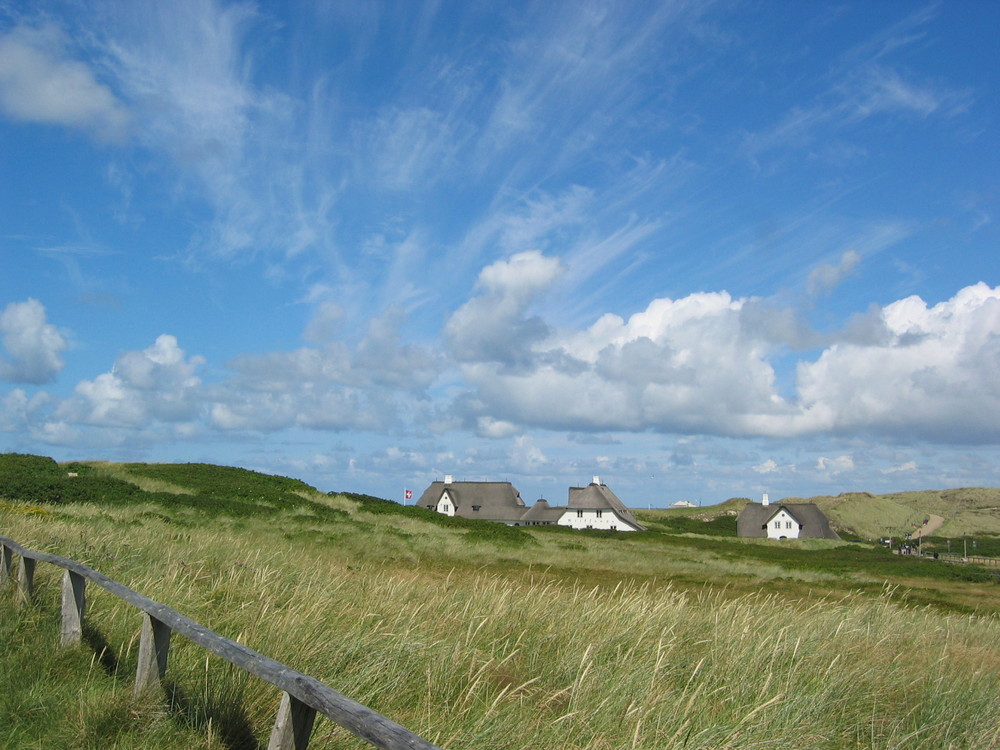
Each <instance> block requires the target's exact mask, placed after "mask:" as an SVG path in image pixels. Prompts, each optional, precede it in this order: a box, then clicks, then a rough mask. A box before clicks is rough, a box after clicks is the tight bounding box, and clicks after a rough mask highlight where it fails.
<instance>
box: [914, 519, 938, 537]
mask: <svg viewBox="0 0 1000 750" xmlns="http://www.w3.org/2000/svg"><path fill="white" fill-rule="evenodd" d="M927 518H928V521H927V524H926V525H924V524H920V526H919V527H918V528H917V530H916V531H914V532H913V533H911V534H910V539H919V538H920V537H922V536H930V535H931V534H933V533H934V532H935V531H937V530H938V529H940V528H941V526H943V525H944V519H943V518H941V516H935V515H929V516H927Z"/></svg>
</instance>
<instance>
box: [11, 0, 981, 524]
mask: <svg viewBox="0 0 1000 750" xmlns="http://www.w3.org/2000/svg"><path fill="white" fill-rule="evenodd" d="M998 21H1000V8H998V7H995V6H994V5H993V4H988V3H956V4H948V5H945V4H936V3H932V4H928V5H926V6H916V7H915V6H913V5H912V4H911V3H902V2H900V3H880V4H878V5H877V6H874V7H873V6H872V5H871V4H867V3H848V4H842V3H836V4H834V3H809V4H801V3H791V2H789V3H783V2H781V3H777V4H776V5H775V6H774V7H773V8H771V9H769V10H768V9H764V8H762V7H759V8H754V7H739V6H732V5H728V4H720V3H716V2H709V1H707V0H706V1H705V2H665V3H658V4H653V5H650V4H647V3H615V4H610V3H605V2H584V3H537V4H536V3H520V2H518V3H514V4H512V5H509V6H504V7H495V6H494V5H491V4H480V3H462V4H457V5H444V6H442V5H440V4H437V3H410V2H387V3H381V4H361V5H358V4H347V5H343V6H341V5H337V4H329V3H318V2H292V3H267V2H261V3H236V2H223V1H222V0H180V1H179V2H174V3H160V2H152V1H150V0H140V1H139V2H134V3H128V4H122V3H116V2H95V3H88V4H87V5H86V7H83V6H80V5H79V4H77V3H71V2H61V1H59V0H51V1H47V2H43V3H41V4H38V3H30V4H29V3H21V2H0V143H2V146H3V161H2V163H0V190H2V193H0V197H2V200H0V217H2V230H0V257H2V258H3V267H2V271H3V273H2V274H0V450H4V451H19V452H33V453H42V454H45V455H53V456H55V457H57V458H60V459H70V458H108V459H111V460H148V461H209V462H214V463H228V464H236V465H241V466H246V467H248V468H254V469H258V470H261V471H269V472H276V473H285V474H292V475H294V476H298V477H301V478H303V479H305V480H306V481H310V482H311V483H313V484H315V485H317V486H319V487H321V488H323V489H350V490H356V491H362V492H370V493H372V494H377V495H382V496H386V497H393V498H395V499H400V495H401V492H402V488H403V487H404V486H406V487H411V488H414V489H420V488H421V487H422V486H423V485H425V484H426V483H428V482H429V481H431V480H433V479H435V478H440V477H441V476H442V475H443V474H445V473H448V474H453V475H456V476H458V477H462V478H465V479H481V478H489V479H511V480H512V481H514V483H515V484H516V485H517V486H518V487H519V489H521V491H522V493H523V494H525V496H526V497H530V496H532V495H534V494H535V493H538V494H539V495H544V496H552V497H555V498H556V499H558V497H559V495H560V494H561V493H563V492H565V487H566V486H567V484H578V483H580V482H586V481H589V478H590V476H591V475H593V474H600V475H602V477H604V478H605V479H606V480H607V481H608V482H609V483H610V484H612V485H613V486H614V487H615V489H616V492H618V494H620V495H621V496H622V497H623V498H624V499H625V500H626V502H629V503H631V504H633V505H638V506H642V505H646V504H647V503H648V504H652V505H663V504H665V503H668V502H671V501H674V500H680V499H688V500H694V499H702V500H704V501H705V502H717V501H720V500H723V499H725V498H727V497H730V496H752V495H756V494H758V493H759V492H761V491H764V490H769V491H770V492H771V494H772V495H773V496H781V495H803V496H804V495H811V494H819V493H839V492H842V491H850V490H870V491H892V490H903V489H924V488H928V487H945V486H960V485H961V486H969V485H997V484H1000V466H998V462H997V461H996V458H997V446H998V444H1000V385H998V383H1000V380H998V378H997V377H996V373H997V372H998V371H1000V278H998V275H1000V274H998V271H1000V253H998V249H1000V243H998V240H1000V234H998V231H997V226H996V223H995V222H994V220H993V217H994V215H995V213H996V211H997V208H998V202H1000V183H998V175H1000V156H998V154H1000V149H998V148H997V145H998V144H997V138H996V126H997V122H996V118H997V115H998V112H1000V108H998V106H997V104H996V102H997V101H1000V99H998V97H997V96H996V94H997V87H998V83H1000V76H998V74H997V72H996V71H998V70H1000V65H998V63H1000V59H998V58H1000V50H997V48H996V45H995V43H994V42H993V40H992V38H991V33H992V32H991V30H992V29H995V28H996V26H997V22H998Z"/></svg>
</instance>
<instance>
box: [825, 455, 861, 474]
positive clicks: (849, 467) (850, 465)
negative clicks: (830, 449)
mask: <svg viewBox="0 0 1000 750" xmlns="http://www.w3.org/2000/svg"><path fill="white" fill-rule="evenodd" d="M816 469H817V470H818V471H821V472H823V473H825V474H828V475H829V474H843V473H844V472H848V471H853V470H854V459H853V458H851V457H850V456H837V457H836V458H826V457H825V456H820V457H819V458H817V459H816Z"/></svg>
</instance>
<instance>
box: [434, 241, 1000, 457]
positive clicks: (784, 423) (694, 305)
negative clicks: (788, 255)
mask: <svg viewBox="0 0 1000 750" xmlns="http://www.w3.org/2000/svg"><path fill="white" fill-rule="evenodd" d="M519 261H520V263H521V264H523V265H524V267H525V268H526V269H531V271H533V272H531V273H525V274H524V275H523V278H526V279H527V280H528V283H526V285H525V287H524V288H523V289H520V291H518V292H514V291H513V290H515V289H517V280H518V279H519V278H522V276H521V275H520V274H519V273H517V264H515V263H507V262H500V263H497V264H494V265H493V266H490V267H488V268H487V269H486V270H485V271H484V272H483V274H482V276H481V278H480V285H481V286H482V287H483V288H484V289H485V290H486V292H485V294H483V295H482V296H480V297H477V298H474V299H473V300H471V301H470V302H469V303H467V304H466V305H465V306H463V307H462V308H461V309H460V310H459V312H458V313H456V315H455V316H454V317H453V319H452V320H451V321H450V322H449V331H448V332H449V334H450V343H451V346H452V347H453V350H454V351H455V354H456V356H457V357H458V358H459V360H460V361H461V362H462V372H463V374H464V376H465V379H466V382H467V383H468V384H469V385H470V386H471V387H472V388H473V389H474V397H470V398H466V399H464V400H462V401H461V402H459V403H458V405H459V406H460V408H461V409H463V410H464V413H465V418H466V419H467V420H471V421H472V422H473V423H475V424H476V425H477V426H478V427H479V428H480V429H482V428H483V426H484V425H485V426H487V427H488V426H492V425H494V424H495V423H497V424H510V425H520V426H536V427H543V428H548V429H571V430H582V431H591V430H592V431H606V430H613V431H616V430H617V431H643V430H656V431H663V432H678V433H689V434H716V435H732V436H754V435H767V436H777V437H789V436H796V435H810V434H823V433H832V434H838V433H840V434H843V433H850V434H853V433H859V432H861V433H869V434H884V435H893V436H897V437H900V438H921V439H947V440H949V441H954V440H959V441H962V440H964V441H969V442H983V441H990V440H997V439H1000V422H998V420H997V419H996V415H997V414H1000V385H998V382H1000V381H998V380H997V379H996V377H995V373H996V372H997V371H1000V333H998V332H1000V288H998V289H992V288H990V287H989V286H987V285H986V284H983V283H980V284H977V285H975V286H971V287H967V288H965V289H963V290H961V291H959V292H958V293H957V294H956V295H955V297H954V298H952V299H951V300H947V301H944V302H941V303H939V304H937V305H935V306H933V307H928V306H927V304H926V303H924V302H923V300H921V299H920V298H918V297H910V298H907V299H904V300H900V301H898V302H895V303H893V304H890V305H888V306H886V307H885V308H875V309H873V310H870V311H868V312H867V313H865V314H863V315H861V316H857V317H855V318H853V319H851V320H849V321H848V322H847V324H846V325H845V327H844V328H843V330H842V331H840V332H839V333H837V334H836V335H834V336H833V337H832V338H830V337H827V338H824V339H820V337H819V336H818V335H817V334H815V333H811V332H810V331H809V329H808V328H807V327H805V324H804V323H803V322H802V321H801V320H800V319H798V318H796V317H795V315H791V316H789V317H787V319H785V320H782V319H781V315H780V314H779V313H780V311H778V312H777V313H775V317H774V318H773V320H772V323H773V324H772V325H752V324H748V321H754V320H756V321H759V320H761V319H762V317H761V314H760V311H759V305H760V301H759V300H753V299H734V298H733V297H731V296H730V295H729V294H727V293H725V292H713V293H698V294H692V295H689V296H687V297H684V298H681V299H677V300H673V299H667V298H663V299H656V300H653V301H652V302H651V303H650V304H649V305H648V306H647V308H646V309H645V310H643V311H641V312H638V313H635V314H634V315H632V316H631V317H630V318H629V319H628V320H625V319H623V318H621V317H619V316H616V315H610V314H609V315H604V316H602V317H601V318H599V319H598V320H597V321H596V322H595V323H594V324H593V325H591V326H590V327H589V328H586V329H584V330H579V331H572V330H564V331H556V330H554V329H550V328H548V327H547V325H546V324H545V323H544V321H540V320H539V321H537V322H536V323H535V324H534V325H533V326H531V327H528V328H525V327H524V326H523V323H524V322H525V320H526V318H525V314H524V309H525V304H526V301H527V300H528V299H530V297H531V296H532V295H533V294H538V293H540V291H541V290H542V288H543V287H544V285H545V283H551V281H552V279H553V278H554V275H555V266H554V265H553V264H551V263H544V261H545V258H544V256H542V255H541V254H538V253H531V254H523V257H522V258H520V259H519ZM856 262H857V258H856V257H855V256H854V254H853V253H850V252H849V253H845V255H844V256H843V257H842V258H841V262H840V263H839V264H838V265H837V266H831V267H830V268H828V269H823V271H822V273H820V274H818V275H817V277H816V283H817V284H822V285H829V284H830V283H834V282H835V281H836V280H837V279H838V278H839V277H841V276H842V274H843V273H846V272H848V271H849V270H850V268H852V267H853V265H854V264H855V263H856ZM543 270H547V271H548V272H543ZM532 282H534V283H532ZM487 301H488V302H489V304H487ZM755 306H758V309H757V311H756V312H753V309H754V307H755ZM748 311H751V312H752V315H751V316H750V317H749V318H748ZM775 321H776V322H775ZM810 339H811V340H812V341H813V342H814V343H815V342H819V341H826V346H825V348H824V349H823V351H822V352H821V354H820V355H819V356H818V358H816V359H814V360H802V361H800V362H799V363H798V366H797V369H796V381H795V384H794V389H793V390H791V392H787V393H784V394H782V393H780V392H779V389H778V384H777V377H776V373H775V370H774V366H773V364H772V363H773V361H774V360H775V358H777V357H779V356H783V355H784V354H786V353H787V350H786V349H784V348H783V347H792V345H793V343H794V342H795V341H796V340H797V341H798V342H799V343H800V344H802V343H804V342H806V341H808V340H810ZM459 344H464V347H462V348H460V347H459ZM792 348H794V347H792ZM459 352H461V355H460V356H459ZM512 364H514V365H516V366H512ZM786 390H789V389H786ZM483 418H487V419H485V420H484V419H483ZM511 431H513V430H511ZM831 466H833V464H831Z"/></svg>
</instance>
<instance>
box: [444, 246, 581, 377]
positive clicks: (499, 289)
mask: <svg viewBox="0 0 1000 750" xmlns="http://www.w3.org/2000/svg"><path fill="white" fill-rule="evenodd" d="M562 271H563V267H562V264H560V262H559V260H558V259H557V258H551V257H546V256H544V255H542V254H541V253H540V252H538V251H537V250H530V251H527V252H523V253H517V254H515V255H513V256H511V258H510V259H509V260H499V261H497V262H496V263H493V264H492V265H489V266H487V267H486V268H484V269H483V271H482V273H480V274H479V280H478V284H477V286H478V288H480V289H481V290H482V294H480V295H478V296H476V297H473V298H472V299H470V300H469V301H468V302H466V303H465V304H464V305H462V306H461V307H460V308H458V310H456V311H455V313H454V314H453V315H452V316H451V318H450V319H449V320H448V323H447V325H446V326H445V330H444V335H445V339H446V341H447V342H448V347H449V349H450V351H451V353H452V354H453V356H454V357H455V358H456V359H458V360H459V361H463V362H478V361H491V362H498V363H504V364H512V363H518V362H521V361H524V360H525V358H526V357H527V356H528V353H529V352H530V350H531V348H532V346H533V345H534V344H536V343H538V342H540V341H541V340H543V339H544V338H545V337H546V336H547V335H548V334H549V327H548V325H547V324H546V323H545V322H544V321H543V320H542V319H541V318H540V317H537V316H532V317H528V316H527V310H528V308H529V306H530V304H531V303H532V302H533V301H534V299H535V298H536V297H537V296H538V294H539V293H540V292H541V291H542V290H544V289H546V288H547V287H548V286H549V285H550V284H551V283H552V282H553V281H554V280H555V279H556V278H557V277H558V276H559V274H560V273H562Z"/></svg>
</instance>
